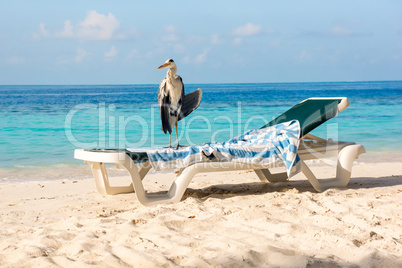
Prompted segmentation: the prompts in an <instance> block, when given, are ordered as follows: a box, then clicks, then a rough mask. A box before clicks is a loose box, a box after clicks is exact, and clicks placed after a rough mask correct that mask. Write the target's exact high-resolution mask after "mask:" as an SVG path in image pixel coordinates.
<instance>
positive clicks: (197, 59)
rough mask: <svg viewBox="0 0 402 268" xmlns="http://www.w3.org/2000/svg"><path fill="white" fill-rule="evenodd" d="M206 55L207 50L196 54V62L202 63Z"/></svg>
mask: <svg viewBox="0 0 402 268" xmlns="http://www.w3.org/2000/svg"><path fill="white" fill-rule="evenodd" d="M207 55H208V51H207V50H204V52H202V53H201V54H199V55H197V57H195V62H196V63H203V62H204V61H205V60H206V58H207Z"/></svg>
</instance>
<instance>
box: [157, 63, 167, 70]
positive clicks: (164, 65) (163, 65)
mask: <svg viewBox="0 0 402 268" xmlns="http://www.w3.org/2000/svg"><path fill="white" fill-rule="evenodd" d="M168 66H169V63H164V64H162V65H161V66H159V67H158V69H162V68H166V67H168Z"/></svg>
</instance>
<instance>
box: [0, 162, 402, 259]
mask: <svg viewBox="0 0 402 268" xmlns="http://www.w3.org/2000/svg"><path fill="white" fill-rule="evenodd" d="M314 170H315V171H317V173H318V174H321V176H322V177H323V178H325V177H330V176H332V175H333V173H334V169H333V168H332V167H330V166H324V167H321V166H316V167H315V168H314ZM89 174H90V170H89V168H88V169H87V174H83V176H88V175H89ZM169 178H171V176H166V175H163V174H154V175H152V176H150V179H149V180H148V179H147V181H146V184H147V185H146V186H147V187H148V189H150V190H151V191H158V189H160V188H161V187H163V186H164V185H166V184H167V181H168V180H169ZM0 223H1V224H0V226H1V228H0V266H1V267H89V266H90V267H130V266H133V267H153V266H158V267H175V266H186V267H310V266H312V267H340V266H342V267H401V266H402V164H401V163H400V162H395V163H370V164H357V165H355V166H354V168H353V173H352V180H351V182H350V184H349V185H348V187H347V188H344V189H330V190H327V191H325V192H323V193H317V192H316V191H315V190H314V189H313V187H312V186H311V185H310V184H309V182H308V181H307V180H306V179H305V178H304V177H303V175H302V174H298V175H296V176H295V177H294V178H292V179H291V180H290V182H287V183H276V184H265V183H261V182H259V180H258V178H257V176H256V175H255V174H254V173H253V172H244V171H242V172H228V173H209V174H199V175H197V176H196V177H195V178H194V180H193V182H192V183H191V184H190V186H189V189H188V191H187V192H186V194H185V197H184V199H183V200H182V201H181V202H180V203H178V204H169V205H158V206H154V207H145V206H143V205H141V204H140V203H139V202H138V201H137V200H136V197H135V195H134V194H121V195H115V196H106V197H102V196H101V195H100V194H99V193H98V192H97V191H96V189H95V184H94V181H93V180H92V179H82V180H81V179H79V180H74V181H71V180H70V181H51V182H30V183H14V184H0Z"/></svg>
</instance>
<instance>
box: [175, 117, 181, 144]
mask: <svg viewBox="0 0 402 268" xmlns="http://www.w3.org/2000/svg"><path fill="white" fill-rule="evenodd" d="M175 127H176V144H177V145H176V150H177V149H179V148H182V147H181V146H180V144H179V134H178V130H177V122H176V125H175Z"/></svg>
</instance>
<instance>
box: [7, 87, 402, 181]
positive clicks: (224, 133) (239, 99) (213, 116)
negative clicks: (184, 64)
mask: <svg viewBox="0 0 402 268" xmlns="http://www.w3.org/2000/svg"><path fill="white" fill-rule="evenodd" d="M197 88H202V90H203V98H202V102H201V105H200V107H199V108H198V109H197V110H196V111H194V112H193V113H192V114H191V115H190V116H189V117H187V118H186V119H184V120H182V121H181V122H180V123H179V135H180V140H181V143H182V144H187V145H188V144H190V145H191V144H200V143H204V142H209V141H224V140H228V139H230V138H232V137H234V136H237V135H240V134H241V133H243V132H244V131H246V130H247V129H251V128H259V127H261V126H262V125H264V124H265V123H267V122H268V121H270V120H271V119H272V118H274V117H275V116H277V115H279V114H281V113H282V112H284V111H285V110H287V109H288V108H290V107H291V106H293V105H295V104H297V103H299V102H300V101H302V100H304V99H306V98H310V97H333V96H342V97H347V98H348V99H349V100H350V102H351V106H350V107H349V108H347V109H346V110H345V111H343V112H341V113H340V114H339V116H338V117H337V118H335V119H332V120H330V121H328V122H327V123H326V124H324V125H322V126H320V127H319V128H318V129H316V130H315V131H314V132H313V134H316V135H320V136H322V137H324V138H334V139H337V140H346V141H354V142H358V143H361V144H363V145H364V146H365V147H366V150H367V152H368V153H367V156H366V157H367V159H369V158H370V156H372V158H371V160H373V161H378V160H375V159H376V157H377V156H380V158H381V159H382V160H384V161H393V160H395V159H396V160H397V161H400V160H401V158H400V155H401V154H400V152H401V150H402V142H401V139H402V126H401V125H402V81H378V82H376V81H374V82H328V83H268V84H190V85H186V92H187V93H188V92H191V91H193V90H195V89H197ZM157 90H158V85H105V86H101V85H94V86H90V85H88V86H0V182H9V181H26V180H41V179H55V178H57V179H59V178H74V177H76V176H79V172H81V168H82V167H84V166H83V164H82V163H81V161H78V160H75V159H74V158H73V152H74V149H76V148H95V147H96V148H126V147H130V148H133V147H149V146H166V145H167V144H168V136H167V135H165V134H163V132H162V131H161V130H160V127H161V122H160V119H159V109H158V106H157ZM172 141H173V144H175V143H174V142H175V136H174V135H173V136H172ZM85 168H86V167H85Z"/></svg>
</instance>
